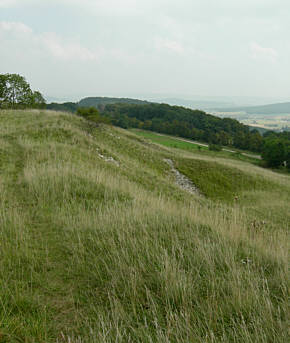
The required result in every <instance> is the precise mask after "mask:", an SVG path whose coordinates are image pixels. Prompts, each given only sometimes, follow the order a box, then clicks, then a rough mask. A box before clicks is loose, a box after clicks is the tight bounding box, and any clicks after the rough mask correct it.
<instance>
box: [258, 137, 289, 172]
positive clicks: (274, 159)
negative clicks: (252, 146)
mask: <svg viewBox="0 0 290 343" xmlns="http://www.w3.org/2000/svg"><path fill="white" fill-rule="evenodd" d="M286 153H287V150H286V144H285V143H284V141H283V140H280V139H267V140H266V141H265V144H264V148H263V152H262V158H263V159H264V160H265V161H266V162H267V164H268V166H269V167H279V166H281V165H282V163H283V162H284V161H286Z"/></svg>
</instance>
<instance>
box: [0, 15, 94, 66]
mask: <svg viewBox="0 0 290 343" xmlns="http://www.w3.org/2000/svg"><path fill="white" fill-rule="evenodd" d="M0 33H2V39H5V37H6V38H9V37H7V35H9V34H11V33H12V34H13V35H14V36H13V39H14V41H15V43H16V45H17V42H16V41H17V39H19V41H21V40H23V35H25V36H26V38H27V41H28V42H30V43H31V44H32V43H33V45H34V46H35V45H36V46H38V48H39V49H40V50H45V51H47V52H48V53H49V54H50V55H51V56H53V57H55V58H57V59H61V60H80V61H94V60H97V59H98V58H99V56H100V54H101V53H100V52H94V51H92V50H90V49H88V48H86V47H84V46H82V45H81V44H80V43H78V42H75V41H71V42H66V41H65V40H64V39H63V38H62V37H60V36H59V35H57V34H56V33H54V32H46V33H42V34H36V33H34V32H33V30H32V29H31V28H30V27H29V26H27V25H25V24H23V23H20V22H7V21H2V22H0ZM0 43H1V36H0ZM27 49H28V50H29V46H27Z"/></svg>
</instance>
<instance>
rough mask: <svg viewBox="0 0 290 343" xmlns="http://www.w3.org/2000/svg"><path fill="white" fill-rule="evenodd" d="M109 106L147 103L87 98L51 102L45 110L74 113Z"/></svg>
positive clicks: (142, 102) (142, 101) (143, 103)
mask: <svg viewBox="0 0 290 343" xmlns="http://www.w3.org/2000/svg"><path fill="white" fill-rule="evenodd" d="M111 104H135V105H146V104H150V102H148V101H144V100H138V99H131V98H110V97H88V98H84V99H81V100H80V101H79V102H64V103H62V104H59V103H56V102H52V103H51V104H48V105H47V106H46V108H47V109H48V110H54V111H66V112H76V111H77V109H78V108H79V107H96V108H98V107H104V106H106V105H111Z"/></svg>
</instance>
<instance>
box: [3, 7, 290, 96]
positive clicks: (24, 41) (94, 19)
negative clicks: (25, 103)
mask: <svg viewBox="0 0 290 343" xmlns="http://www.w3.org/2000/svg"><path fill="white" fill-rule="evenodd" d="M3 73H17V74H20V75H23V76H25V77H26V79H27V81H28V82H29V83H30V85H31V87H32V88H33V89H35V90H39V91H40V92H41V93H42V94H44V95H45V96H51V97H58V98H64V97H66V98H71V99H72V100H73V98H76V97H83V96H132V95H140V96H141V95H142V96H143V97H146V95H148V96H149V95H150V96H153V95H156V96H158V95H165V94H166V95H174V96H180V97H187V98H190V96H193V95H199V96H205V97H207V96H212V97H213V96H241V97H245V96H252V97H264V98H267V97H269V98H273V97H277V98H278V97H279V98H289V101H290V91H289V90H290V1H289V0H243V1H241V0H0V74H3Z"/></svg>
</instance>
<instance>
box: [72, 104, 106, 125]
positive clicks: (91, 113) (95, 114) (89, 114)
mask: <svg viewBox="0 0 290 343" xmlns="http://www.w3.org/2000/svg"><path fill="white" fill-rule="evenodd" d="M77 115H79V116H81V117H83V118H85V119H87V120H89V121H91V122H94V123H97V124H99V123H105V124H110V120H109V119H108V118H106V117H104V116H102V115H100V112H99V111H98V110H97V109H96V108H95V107H88V108H86V107H80V108H78V110H77Z"/></svg>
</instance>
